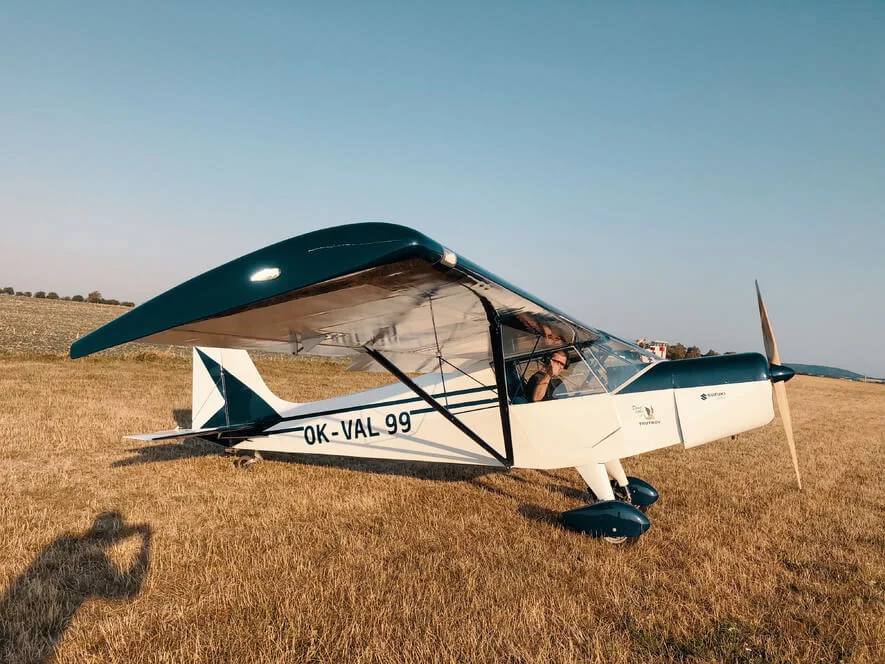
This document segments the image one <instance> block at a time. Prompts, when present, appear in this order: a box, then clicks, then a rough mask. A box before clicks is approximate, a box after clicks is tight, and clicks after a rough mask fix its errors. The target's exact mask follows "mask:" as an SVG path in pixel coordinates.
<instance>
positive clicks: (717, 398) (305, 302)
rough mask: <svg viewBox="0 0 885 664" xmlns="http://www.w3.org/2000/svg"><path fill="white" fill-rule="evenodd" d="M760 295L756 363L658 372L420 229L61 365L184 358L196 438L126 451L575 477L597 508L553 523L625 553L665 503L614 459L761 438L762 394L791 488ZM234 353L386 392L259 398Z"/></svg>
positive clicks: (136, 317) (121, 321)
mask: <svg viewBox="0 0 885 664" xmlns="http://www.w3.org/2000/svg"><path fill="white" fill-rule="evenodd" d="M757 296H758V301H759V307H760V314H761V316H762V326H763V337H764V340H765V347H766V353H767V355H768V357H767V358H766V357H763V356H762V355H760V354H758V353H744V354H736V355H725V356H716V357H709V358H698V359H691V360H679V361H666V362H665V361H661V360H660V358H659V357H657V356H656V355H654V354H653V353H650V352H648V351H646V350H644V349H642V348H640V347H639V346H638V345H636V344H633V343H629V342H627V341H624V340H622V339H618V338H616V337H614V336H612V335H610V334H607V333H606V332H603V331H602V330H598V329H595V328H592V327H590V326H588V325H585V324H583V323H580V322H578V321H577V320H575V319H574V318H572V317H571V316H568V315H567V314H565V313H563V312H561V311H559V310H558V309H556V308H554V307H552V306H550V305H548V304H545V303H544V302H542V301H540V300H539V299H537V298H535V297H533V296H532V295H529V294H528V293H526V292H525V291H522V290H520V289H519V288H517V287H516V286H513V285H511V284H508V283H507V282H506V281H504V280H503V279H500V278H498V277H496V276H495V275H493V274H491V273H489V272H488V271H486V270H484V269H483V268H481V267H479V266H478V265H476V264H475V263H472V262H470V261H469V260H467V259H465V258H464V257H463V256H460V255H458V254H455V253H454V252H453V251H451V250H449V249H447V248H445V247H444V246H442V245H441V244H439V243H438V242H436V241H434V240H432V239H430V238H428V237H426V236H425V235H423V234H421V233H419V232H417V231H415V230H412V229H409V228H405V227H402V226H396V225H392V224H383V223H363V224H352V225H347V226H339V227H335V228H328V229H324V230H319V231H315V232H312V233H308V234H306V235H301V236H298V237H294V238H291V239H289V240H285V241H283V242H280V243H277V244H274V245H271V246H269V247H265V248H264V249H260V250H258V251H255V252H253V253H250V254H248V255H246V256H243V257H241V258H238V259H236V260H233V261H231V262H229V263H226V264H224V265H222V266H220V267H217V268H215V269H213V270H210V271H208V272H206V273H204V274H202V275H199V276H197V277H195V278H193V279H191V280H189V281H187V282H185V283H183V284H181V285H179V286H176V287H175V288H173V289H171V290H169V291H167V292H166V293H163V294H162V295H159V296H157V297H155V298H154V299H152V300H150V301H148V302H146V303H144V304H142V305H141V306H139V307H137V308H135V309H133V310H131V311H129V312H127V313H125V314H124V315H122V316H120V317H119V318H117V319H115V320H113V321H111V322H110V323H108V324H107V325H104V326H103V327H101V328H99V329H97V330H95V331H93V332H92V333H90V334H88V335H86V336H85V337H83V338H81V339H79V340H78V341H76V342H75V343H74V344H73V345H72V346H71V357H72V358H78V357H83V356H85V355H89V354H91V353H95V352H98V351H101V350H104V349H107V348H111V347H113V346H117V345H119V344H122V343H126V342H130V341H141V342H147V343H162V344H176V345H189V346H194V350H193V394H192V399H193V409H192V417H193V420H192V427H193V428H191V429H186V430H182V429H176V430H171V431H162V432H157V433H153V434H147V435H141V436H135V437H136V438H139V439H142V440H165V439H172V438H184V437H193V436H198V437H202V438H206V439H209V440H212V441H214V442H217V443H219V444H221V445H224V446H227V447H229V448H233V449H236V450H254V451H256V452H261V451H268V452H286V453H292V454H299V453H300V454H326V455H336V456H345V457H370V458H379V459H393V460H402V461H430V462H442V463H460V464H479V465H486V466H493V467H499V468H500V467H503V468H536V469H554V468H566V467H574V468H576V469H577V471H578V473H580V475H581V477H582V478H583V479H584V481H585V482H586V484H587V486H588V488H589V490H590V494H591V497H592V498H593V499H595V502H593V503H592V504H589V505H587V506H584V507H581V508H578V509H573V510H569V511H567V512H564V513H563V521H564V523H565V524H566V525H567V526H568V527H570V528H573V529H575V530H578V531H581V532H584V533H587V534H589V535H593V536H599V537H605V538H606V539H607V540H608V541H611V542H623V541H625V540H626V539H628V538H636V537H639V536H640V535H641V534H642V533H643V532H645V531H646V530H647V529H648V528H649V525H650V522H649V520H648V518H647V516H646V514H645V509H646V508H647V507H648V506H649V505H651V504H652V503H654V502H655V501H656V500H657V498H658V493H657V491H656V490H655V489H654V487H652V486H651V485H650V484H648V483H647V482H644V481H642V480H641V479H638V478H635V477H628V476H627V475H626V473H625V471H624V468H623V466H622V463H621V460H622V459H624V458H627V457H631V456H634V455H637V454H642V453H644V452H649V451H651V450H656V449H660V448H663V447H667V446H670V445H676V444H679V443H682V444H684V445H685V446H686V447H696V446H698V445H703V444H705V443H708V442H711V441H713V440H717V439H719V438H724V437H727V436H731V435H733V434H737V433H740V432H743V431H747V430H750V429H754V428H756V427H760V426H762V425H764V424H767V423H768V422H769V421H771V419H772V418H773V417H774V409H773V405H772V391H774V394H775V396H776V398H777V399H778V404H779V409H780V412H781V414H782V416H783V418H784V425H785V428H786V431H787V439H788V442H789V445H790V451H791V454H792V457H793V464H794V467H795V469H796V479H797V482H800V488H801V480H800V477H799V468H798V462H797V460H796V452H795V445H794V443H793V437H792V428H791V424H790V418H789V407H788V405H787V401H786V392H785V390H784V381H786V380H788V379H789V378H791V377H792V375H793V372H792V370H790V369H789V368H787V367H783V366H781V365H780V360H779V357H778V353H777V346H776V344H775V341H774V336H773V334H772V332H771V325H770V323H769V321H768V316H767V313H766V311H765V306H764V304H763V303H762V298H761V295H759V290H758V284H757ZM247 350H259V351H271V352H280V353H287V354H293V355H302V354H304V355H319V356H326V357H349V358H351V360H352V364H351V365H350V368H351V369H353V370H370V369H379V370H380V369H383V370H386V371H389V372H390V373H391V374H392V375H394V376H395V377H396V378H397V379H398V381H399V382H398V383H396V384H393V385H389V386H386V387H380V388H377V389H373V390H367V391H363V392H357V393H355V394H350V395H348V396H344V397H337V398H334V399H327V400H324V401H318V402H313V403H291V402H287V401H283V400H282V399H280V398H278V397H277V396H275V395H274V394H273V393H271V391H270V390H269V389H268V388H267V386H266V385H265V383H264V381H263V380H262V379H261V377H260V376H259V374H258V371H257V370H256V368H255V366H254V364H253V363H252V361H251V359H250V358H249V356H248V354H247V352H246V351H247ZM410 374H411V375H410ZM414 374H419V375H418V377H415V378H413V377H412V375H414ZM539 376H540V378H539ZM545 378H546V379H547V380H546V382H545V381H544V379H545ZM539 382H545V384H546V386H547V387H546V390H542V389H539V388H538V387H537V385H538V383H539ZM539 395H541V396H540V400H537V401H536V400H535V399H536V398H539Z"/></svg>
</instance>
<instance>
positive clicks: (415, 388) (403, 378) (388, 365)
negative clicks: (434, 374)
mask: <svg viewBox="0 0 885 664" xmlns="http://www.w3.org/2000/svg"><path fill="white" fill-rule="evenodd" d="M363 350H365V351H366V353H367V354H368V355H369V357H371V358H372V359H373V360H375V361H376V362H377V363H378V364H380V365H381V366H382V367H384V368H385V369H387V370H388V371H389V372H390V373H392V374H393V375H394V376H396V378H397V379H398V380H399V381H400V382H401V383H402V384H403V385H405V386H406V387H408V388H409V389H410V390H412V392H414V393H415V394H417V395H418V396H419V397H421V398H422V399H424V401H426V402H427V403H428V404H429V405H430V407H431V408H433V409H434V410H435V411H436V412H438V413H439V414H440V415H442V416H443V417H445V418H446V419H447V420H448V421H449V422H451V423H452V424H454V425H455V426H456V427H458V429H460V430H461V432H462V433H463V434H464V435H466V436H467V437H468V438H470V439H471V440H472V441H473V442H475V443H476V444H477V445H479V446H480V447H481V448H482V449H484V450H485V451H486V452H488V453H489V454H491V455H492V456H493V457H495V459H497V460H498V461H499V462H500V463H501V465H503V466H505V467H507V468H510V467H511V466H512V465H513V453H512V444H511V443H510V441H509V435H508V436H505V440H506V441H507V443H508V444H507V457H503V456H501V454H500V453H499V452H498V451H497V450H496V449H495V448H494V447H492V446H491V445H489V444H488V443H487V442H486V441H484V440H483V439H482V438H480V436H479V435H477V434H476V432H474V431H473V429H471V428H470V427H468V426H467V425H466V424H464V422H462V421H461V420H459V419H458V418H457V417H455V416H454V415H453V414H452V413H451V412H449V410H448V409H447V408H446V407H445V406H443V405H442V404H441V403H440V402H439V401H437V400H436V399H434V398H433V397H432V396H430V395H429V394H428V393H427V392H425V391H424V390H423V389H421V387H420V386H419V385H418V384H417V383H416V382H415V381H413V380H412V379H411V378H409V377H408V376H407V375H406V374H404V373H403V372H402V371H400V369H399V367H397V366H396V365H395V364H394V363H393V362H391V361H390V360H388V359H387V358H386V357H384V356H383V355H382V354H381V353H379V352H378V351H377V350H375V349H374V348H369V347H368V346H363ZM502 364H503V363H502ZM500 375H501V376H503V375H504V374H503V373H502V374H500ZM498 382H499V384H500V379H499V380H498ZM502 395H503V396H504V399H503V400H504V401H506V400H507V392H506V391H504V392H501V391H500V387H499V388H498V402H499V403H500V402H501V400H502V399H501V396H502ZM508 424H509V420H508ZM507 433H508V434H509V433H510V428H509V426H508V428H507Z"/></svg>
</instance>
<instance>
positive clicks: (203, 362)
mask: <svg viewBox="0 0 885 664" xmlns="http://www.w3.org/2000/svg"><path fill="white" fill-rule="evenodd" d="M295 405H298V404H293V403H289V402H287V401H283V400H282V399H280V398H278V397H277V396H276V395H274V394H273V393H272V392H271V391H270V390H269V389H268V387H267V385H265V383H264V380H262V378H261V376H260V375H259V374H258V370H257V369H256V368H255V365H254V364H253V363H252V360H251V359H250V358H249V354H248V353H247V352H246V351H244V350H231V349H228V348H200V347H196V346H195V347H194V373H193V410H192V417H193V424H192V426H193V428H194V429H203V428H212V427H229V426H233V425H238V424H247V423H254V422H259V421H268V420H273V419H274V418H278V417H279V413H280V412H281V411H283V410H285V409H287V408H291V407H292V406H295Z"/></svg>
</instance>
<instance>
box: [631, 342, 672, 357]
mask: <svg viewBox="0 0 885 664" xmlns="http://www.w3.org/2000/svg"><path fill="white" fill-rule="evenodd" d="M636 345H637V346H640V347H642V348H645V349H646V350H650V351H651V352H652V353H654V354H655V355H657V356H658V357H659V358H661V359H662V360H666V359H667V346H669V345H670V342H669V341H648V339H647V337H642V339H637V340H636Z"/></svg>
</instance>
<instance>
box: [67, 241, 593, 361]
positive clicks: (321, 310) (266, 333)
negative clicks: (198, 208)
mask: <svg viewBox="0 0 885 664" xmlns="http://www.w3.org/2000/svg"><path fill="white" fill-rule="evenodd" d="M262 270H264V272H261V271H262ZM259 273H260V274H278V275H279V276H278V277H276V278H273V279H269V280H264V281H261V280H252V277H253V276H254V275H256V274H259ZM490 314H491V315H494V316H495V317H496V318H497V320H498V321H499V322H500V323H501V325H502V330H504V335H503V337H504V339H503V341H504V343H505V345H506V346H508V348H505V351H507V352H511V353H512V352H520V351H521V350H525V351H529V350H531V349H532V347H533V346H534V347H537V346H538V345H539V344H541V345H550V346H554V345H562V344H568V343H576V342H577V343H580V342H583V341H588V340H592V339H594V338H595V337H596V335H597V334H598V332H597V331H596V330H593V329H591V328H588V327H586V326H584V325H581V324H579V323H577V322H575V321H573V320H572V319H570V318H569V317H567V316H566V315H565V314H563V313H561V312H559V311H557V310H556V309H554V308H553V307H550V306H549V305H546V304H544V303H543V302H541V301H539V300H537V299H536V298H534V297H532V296H530V295H528V294H527V293H524V292H522V291H520V290H519V289H517V288H515V287H513V286H511V285H509V284H507V283H506V282H504V281H503V280H501V279H499V278H497V277H495V276H494V275H491V274H490V273H487V272H485V271H484V270H482V269H481V268H479V267H478V266H476V265H474V264H473V263H471V262H470V261H467V260H465V259H463V258H462V257H459V256H456V255H455V254H453V253H452V252H450V251H448V250H446V249H445V248H444V247H442V246H441V245H439V244H438V243H436V242H434V241H433V240H430V239H429V238H427V237H425V236H423V235H421V234H420V233H417V232H416V231H413V230H411V229H407V228H403V227H401V226H394V225H390V224H355V225H352V226H342V227H338V228H334V229H327V230H325V231H317V232H315V233H310V234H307V235H303V236H299V237H296V238H292V239H290V240H287V241H285V242H281V243H279V244H277V245H272V246H270V247H267V248H265V249H262V250H259V251H257V252H253V253H252V254H248V255H246V256H243V257H242V258H239V259H237V260H235V261H232V262H230V263H227V264H225V265H222V266H221V267H218V268H215V269H214V270H211V271H209V272H206V273H205V274H202V275H200V276H198V277H195V278H194V279H191V280H190V281H188V282H185V283H184V284H181V285H180V286H178V287H176V288H174V289H172V290H170V291H168V292H166V293H164V294H162V295H159V296H158V297H156V298H154V299H153V300H150V301H149V302H146V303H145V304H143V305H141V306H139V307H137V308H136V309H133V310H132V311H130V312H127V313H126V314H124V315H123V316H121V317H120V318H118V319H116V320H114V321H111V322H110V323H108V324H107V325H105V326H104V327H102V328H99V329H98V330H96V331H95V332H92V333H91V334H89V335H87V336H86V337H84V338H82V339H80V340H79V341H77V342H76V343H75V344H74V345H73V346H72V347H71V356H72V357H81V356H83V355H88V354H90V353H93V352H97V351H100V350H104V349H106V348H110V347H113V346H116V345H118V344H121V343H125V342H129V341H141V342H146V343H159V344H176V345H191V346H195V345H199V346H212V347H221V348H242V349H247V350H260V351H271V352H281V353H288V354H302V353H303V354H310V355H321V356H332V357H335V356H353V358H352V359H354V360H355V362H354V365H353V366H354V367H355V368H361V369H367V368H372V367H374V362H372V361H371V358H368V357H367V356H366V355H365V353H364V352H363V351H364V350H365V349H366V348H373V349H375V350H377V351H379V352H382V353H384V354H385V355H387V356H388V357H390V358H391V359H392V361H394V362H395V363H396V364H397V366H399V367H400V368H401V369H402V370H403V371H408V372H416V373H421V372H426V371H433V370H438V369H439V368H440V367H439V362H440V361H441V360H440V358H445V361H446V362H448V363H450V364H452V365H453V366H455V367H458V368H461V369H462V370H463V369H467V370H470V368H472V367H479V366H485V367H488V366H489V363H490V362H491V358H492V351H491V347H490V336H489V323H490V318H489V316H490Z"/></svg>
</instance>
